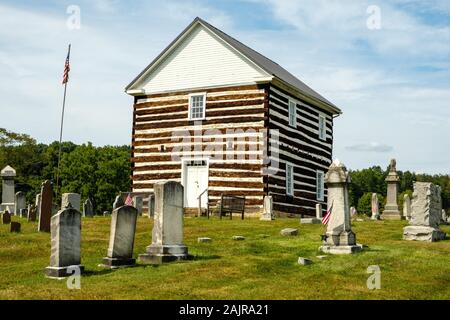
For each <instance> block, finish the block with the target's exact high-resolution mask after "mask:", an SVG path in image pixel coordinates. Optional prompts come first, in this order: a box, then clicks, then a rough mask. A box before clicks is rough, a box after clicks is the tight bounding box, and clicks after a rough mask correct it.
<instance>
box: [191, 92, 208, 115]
mask: <svg viewBox="0 0 450 320" xmlns="http://www.w3.org/2000/svg"><path fill="white" fill-rule="evenodd" d="M205 105H206V93H196V94H190V95H189V120H203V119H205Z"/></svg>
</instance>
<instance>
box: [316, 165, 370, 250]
mask: <svg viewBox="0 0 450 320" xmlns="http://www.w3.org/2000/svg"><path fill="white" fill-rule="evenodd" d="M325 182H326V184H327V186H328V211H330V212H331V214H330V217H329V220H328V225H327V231H326V234H325V236H324V244H323V245H322V246H321V247H320V250H321V251H322V252H325V253H331V254H351V253H354V252H358V251H361V250H362V245H360V244H357V243H356V235H355V233H354V232H353V231H352V227H351V223H350V208H349V203H348V186H349V184H350V182H351V178H350V175H349V174H348V172H347V168H346V167H345V166H344V164H342V163H341V162H340V161H339V160H335V161H334V162H333V163H332V164H331V166H330V168H329V169H328V172H327V173H326V175H325Z"/></svg>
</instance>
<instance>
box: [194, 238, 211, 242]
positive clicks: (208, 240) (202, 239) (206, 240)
mask: <svg viewBox="0 0 450 320" xmlns="http://www.w3.org/2000/svg"><path fill="white" fill-rule="evenodd" d="M197 241H198V242H199V243H206V242H211V241H212V239H211V238H207V237H201V238H198V239H197Z"/></svg>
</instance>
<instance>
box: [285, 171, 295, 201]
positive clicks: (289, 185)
mask: <svg viewBox="0 0 450 320" xmlns="http://www.w3.org/2000/svg"><path fill="white" fill-rule="evenodd" d="M286 194H287V195H288V196H293V195H294V167H293V166H292V165H291V164H286Z"/></svg>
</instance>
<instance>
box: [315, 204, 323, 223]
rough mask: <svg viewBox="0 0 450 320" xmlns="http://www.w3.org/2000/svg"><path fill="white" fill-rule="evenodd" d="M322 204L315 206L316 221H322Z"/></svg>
mask: <svg viewBox="0 0 450 320" xmlns="http://www.w3.org/2000/svg"><path fill="white" fill-rule="evenodd" d="M322 214H323V212H322V204H320V203H317V204H316V219H319V220H322Z"/></svg>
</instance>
